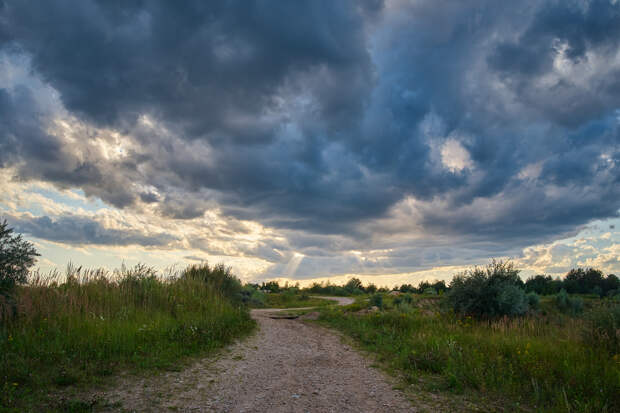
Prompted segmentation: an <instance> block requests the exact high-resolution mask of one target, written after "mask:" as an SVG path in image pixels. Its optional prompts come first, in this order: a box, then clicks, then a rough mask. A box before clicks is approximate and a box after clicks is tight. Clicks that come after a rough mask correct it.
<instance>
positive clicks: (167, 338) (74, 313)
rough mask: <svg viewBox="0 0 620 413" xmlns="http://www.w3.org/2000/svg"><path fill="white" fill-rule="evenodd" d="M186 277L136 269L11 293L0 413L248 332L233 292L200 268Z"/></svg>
mask: <svg viewBox="0 0 620 413" xmlns="http://www.w3.org/2000/svg"><path fill="white" fill-rule="evenodd" d="M216 270H217V269H216ZM192 271H194V272H193V273H188V271H187V270H186V271H185V272H183V273H182V274H181V275H180V276H179V277H174V278H170V279H163V278H160V277H158V276H156V275H155V274H154V272H152V271H151V270H148V269H146V268H144V267H139V268H138V269H137V271H135V270H133V271H128V272H124V273H118V274H116V275H117V277H116V279H113V277H110V276H109V275H108V274H104V272H97V271H95V272H87V274H82V275H81V277H76V276H75V274H72V275H71V276H70V277H68V280H67V281H66V282H63V283H58V282H40V281H39V282H34V283H31V284H30V285H28V286H23V287H20V288H19V289H18V290H17V292H16V293H17V294H16V300H17V304H18V316H17V318H15V319H10V320H4V322H3V324H2V325H1V326H0V406H1V408H0V411H2V410H3V409H5V410H6V411H29V410H30V411H41V410H40V406H43V405H50V403H51V401H49V400H47V398H46V397H47V396H46V395H47V394H48V393H53V391H54V389H61V388H65V387H67V386H75V385H87V384H92V383H94V382H97V381H100V380H104V379H105V378H106V377H108V376H111V375H113V374H115V373H118V372H119V371H122V370H128V369H129V370H136V371H139V370H143V369H169V368H173V367H174V366H176V365H177V364H178V363H179V362H180V361H182V360H183V359H184V358H185V357H188V356H195V355H204V354H207V353H209V352H211V351H213V350H215V349H217V348H220V347H222V346H224V345H226V344H228V343H230V342H231V341H232V340H233V339H235V338H237V337H239V336H242V335H245V334H248V333H249V332H250V331H252V330H253V329H254V327H255V322H254V321H253V320H252V319H251V318H250V316H249V313H248V310H247V308H246V307H245V306H242V305H241V304H240V302H238V301H236V299H235V292H234V291H232V292H231V291H227V292H226V291H224V290H223V289H222V287H221V283H217V282H214V281H215V280H214V279H213V277H212V275H213V274H211V272H210V271H211V270H210V269H208V268H206V269H205V268H204V267H203V268H202V269H200V268H198V269H196V268H194V269H193V270H192ZM78 273H79V271H78ZM207 273H208V274H207ZM196 274H199V275H200V277H198V276H196ZM205 274H206V275H205ZM78 275H80V274H78ZM217 277H219V278H226V277H231V276H230V274H227V273H222V274H219V275H218V276H217ZM231 288H232V287H231ZM239 288H240V287H239ZM59 409H60V410H66V409H65V408H64V407H59V408H58V409H56V410H59ZM78 410H79V409H78ZM51 411H53V409H52V410H51Z"/></svg>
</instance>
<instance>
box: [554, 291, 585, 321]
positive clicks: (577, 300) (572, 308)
mask: <svg viewBox="0 0 620 413" xmlns="http://www.w3.org/2000/svg"><path fill="white" fill-rule="evenodd" d="M555 305H556V307H557V308H558V309H559V310H560V311H561V312H563V313H569V314H572V315H577V314H580V313H581V312H582V311H583V300H582V299H581V297H570V296H569V295H568V293H567V292H566V290H565V289H562V290H560V292H559V293H558V295H557V296H556V297H555Z"/></svg>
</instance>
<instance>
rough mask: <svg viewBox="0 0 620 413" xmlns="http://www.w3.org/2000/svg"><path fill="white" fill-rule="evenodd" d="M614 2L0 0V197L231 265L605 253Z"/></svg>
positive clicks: (557, 269)
mask: <svg viewBox="0 0 620 413" xmlns="http://www.w3.org/2000/svg"><path fill="white" fill-rule="evenodd" d="M619 211H620V1H617V0H591V1H588V0H557V1H538V0H536V1H530V0H523V1H518V2H498V1H495V0H488V1H485V0H471V1H461V0H458V1H456V0H455V1H447V0H428V1H427V0H410V1H404V0H385V1H381V0H355V1H354V0H351V1H347V0H340V1H333V0H325V1H322V0H307V1H303V0H300V1H295V2H290V1H275V0H274V1H266V0H255V1H252V0H238V1H232V0H231V1H218V2H204V1H186V2H171V1H164V0H159V1H158V0H144V1H108V0H106V1H103V0H102V1H95V0H81V1H78V2H76V1H68V0H47V1H43V2H37V1H23V0H0V218H2V219H6V220H7V221H8V222H9V224H10V226H11V227H13V228H14V229H15V230H16V231H18V232H20V233H23V234H24V235H25V237H26V238H27V239H28V240H30V241H32V242H33V243H34V244H35V245H36V247H37V249H38V250H39V252H40V253H41V257H40V258H39V260H38V266H39V268H40V269H41V270H43V271H47V270H50V269H53V268H60V269H62V268H64V267H65V266H66V265H67V263H68V262H72V263H74V264H77V265H84V266H86V267H100V266H103V267H107V268H117V267H119V266H120V265H121V264H125V265H133V264H135V263H138V262H142V263H145V264H147V265H151V266H153V267H156V268H159V269H163V268H170V267H174V268H183V267H184V266H186V265H189V264H193V263H200V262H203V261H208V262H209V263H212V264H215V263H224V264H225V265H229V266H231V267H232V269H233V271H234V272H235V274H237V275H238V276H239V277H240V278H241V279H242V280H244V281H262V280H270V279H281V280H289V281H291V282H296V281H299V282H301V283H302V284H307V283H309V282H311V281H313V280H319V281H324V280H328V279H329V280H332V281H334V282H341V281H346V280H347V279H348V278H350V277H352V276H357V277H359V278H361V279H362V280H363V281H365V282H374V283H376V284H378V285H393V284H401V283H414V284H416V283H418V282H419V281H421V280H431V279H444V280H449V279H450V278H451V277H452V276H453V275H454V274H456V273H458V272H459V271H462V270H463V269H464V268H467V267H469V266H473V265H483V264H486V263H488V262H489V260H490V259H492V258H504V259H507V258H510V259H512V260H513V261H514V262H515V264H516V265H517V266H518V267H519V268H520V269H521V270H522V271H523V272H522V274H523V276H527V275H532V274H539V273H545V274H551V275H554V276H561V275H563V274H565V273H566V272H567V271H568V270H570V269H571V268H573V267H577V266H582V267H586V266H587V267H596V268H599V269H601V270H603V271H604V272H605V273H616V274H618V273H620V231H619V230H618V228H620V218H619V216H620V215H619Z"/></svg>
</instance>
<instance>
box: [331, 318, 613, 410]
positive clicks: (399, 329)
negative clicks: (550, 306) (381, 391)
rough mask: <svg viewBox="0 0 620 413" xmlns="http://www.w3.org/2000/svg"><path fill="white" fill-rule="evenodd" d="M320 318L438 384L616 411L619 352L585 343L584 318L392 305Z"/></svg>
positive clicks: (541, 403)
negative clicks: (462, 313)
mask: <svg viewBox="0 0 620 413" xmlns="http://www.w3.org/2000/svg"><path fill="white" fill-rule="evenodd" d="M322 319H323V320H324V321H325V322H327V323H328V324H329V325H330V326H333V327H336V328H338V329H340V330H342V331H344V332H345V333H347V334H349V335H350V336H352V337H353V338H355V339H356V340H357V341H358V342H359V343H360V344H361V346H362V347H364V348H365V349H367V350H370V351H372V352H375V353H377V354H378V355H379V356H380V358H382V359H383V360H384V361H385V363H387V365H388V366H389V367H390V368H393V369H396V370H397V371H400V372H401V373H402V374H403V375H404V376H405V377H406V378H407V379H408V380H410V381H412V382H415V381H417V380H418V379H419V378H421V377H424V378H425V382H427V383H428V382H431V383H435V389H436V390H450V391H454V392H462V391H476V392H478V393H479V394H480V393H482V394H485V393H487V392H492V393H495V394H496V395H499V396H501V395H505V396H508V398H507V400H513V401H517V402H520V403H521V404H525V405H529V406H531V407H534V410H536V411H558V412H560V411H562V412H566V411H571V412H614V411H620V364H619V362H620V359H618V357H619V356H618V355H617V354H616V353H614V352H611V353H610V352H607V351H604V350H605V349H603V348H601V347H600V346H592V345H591V344H590V343H588V342H586V341H584V340H583V339H582V338H583V334H584V331H587V323H586V322H585V320H583V319H581V318H574V317H568V316H563V315H561V314H552V315H548V316H542V315H539V316H530V317H521V318H516V319H508V318H501V319H496V320H487V321H480V320H476V319H472V318H468V317H464V318H462V317H456V316H454V314H450V313H442V312H440V311H436V312H434V314H429V313H428V312H426V311H424V310H421V309H417V311H416V310H415V309H414V311H407V312H403V311H400V309H399V307H398V306H394V307H392V309H390V310H388V311H382V312H377V313H372V314H364V313H354V312H349V311H347V310H342V309H330V310H326V311H325V312H324V313H323V316H322ZM616 351H617V349H616Z"/></svg>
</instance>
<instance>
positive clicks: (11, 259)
mask: <svg viewBox="0 0 620 413" xmlns="http://www.w3.org/2000/svg"><path fill="white" fill-rule="evenodd" d="M38 256H39V253H38V252H37V250H36V249H35V248H34V245H32V243H30V242H28V241H26V240H24V239H23V238H22V236H21V234H14V233H13V229H12V228H9V226H8V224H7V222H6V220H5V221H3V222H0V295H2V296H4V297H5V298H8V297H10V295H11V294H12V292H13V290H14V289H15V286H16V285H17V284H23V283H25V282H26V279H27V277H28V271H29V270H30V268H31V267H32V266H33V265H34V263H35V261H36V257H38Z"/></svg>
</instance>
